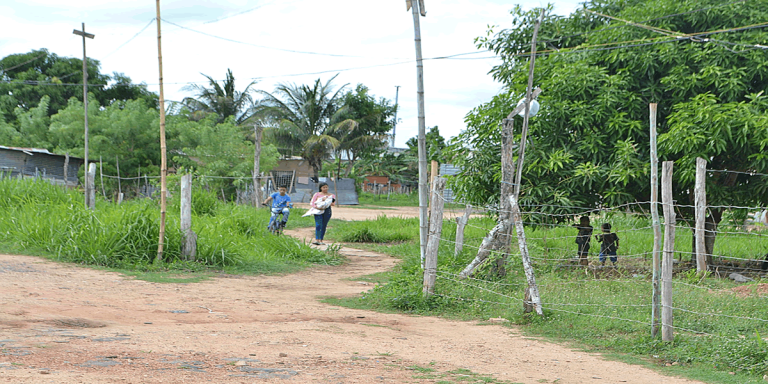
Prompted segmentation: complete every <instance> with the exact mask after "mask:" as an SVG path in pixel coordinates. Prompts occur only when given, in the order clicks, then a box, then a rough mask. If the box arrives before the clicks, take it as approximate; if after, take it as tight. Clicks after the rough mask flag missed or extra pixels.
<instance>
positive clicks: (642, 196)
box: [448, 0, 768, 253]
mask: <svg viewBox="0 0 768 384" xmlns="http://www.w3.org/2000/svg"><path fill="white" fill-rule="evenodd" d="M761 3H763V2H761V1H757V2H749V1H745V2H729V3H724V2H721V1H715V0H699V1H676V0H596V1H587V2H586V3H585V4H584V8H583V9H581V10H578V11H577V12H575V13H573V14H572V15H570V16H568V17H559V16H555V15H552V14H551V9H552V8H551V6H550V7H549V8H548V9H547V12H546V14H545V18H544V21H543V23H542V24H541V29H540V32H539V43H538V46H537V48H538V52H539V53H540V54H539V56H538V57H537V60H536V69H535V73H534V84H535V85H538V86H540V87H541V88H542V90H543V92H542V94H541V96H540V102H541V104H542V109H541V112H539V115H538V116H536V117H534V118H532V119H531V122H530V132H529V140H530V141H529V142H528V144H527V145H528V147H527V148H528V149H527V151H526V159H525V160H526V161H525V164H524V171H523V187H522V194H521V202H522V203H523V204H535V205H537V206H541V208H539V209H541V210H542V211H549V212H556V213H572V212H576V211H579V210H581V208H575V207H588V208H595V207H600V206H617V205H620V204H624V203H632V202H643V201H648V199H649V174H650V173H649V171H650V169H649V168H650V167H649V165H648V159H649V131H648V125H649V118H648V115H649V113H648V104H649V103H658V105H659V110H658V129H659V132H660V137H659V153H660V156H661V160H674V161H675V163H676V172H675V181H676V184H675V192H676V195H677V196H676V199H677V200H678V201H679V202H691V201H692V193H693V184H692V183H693V177H692V175H693V164H694V158H695V157H696V156H700V157H703V158H705V159H707V160H708V162H709V165H708V166H709V168H710V169H724V168H727V169H728V170H732V171H740V172H745V173H744V174H734V173H717V174H716V176H715V177H710V178H708V180H707V188H708V190H709V191H712V192H711V193H710V196H709V202H710V205H712V206H715V207H713V208H712V209H711V210H710V211H711V215H710V217H709V220H710V222H711V223H712V224H717V223H718V222H719V221H720V220H721V218H722V209H719V208H716V206H721V205H734V206H758V205H761V204H763V203H764V202H765V201H766V200H768V188H766V187H765V180H760V179H757V178H755V177H751V176H749V175H748V173H750V172H762V173H766V171H768V162H766V156H765V155H764V154H763V152H764V150H765V147H766V145H768V125H766V124H765V118H766V117H765V116H766V111H767V110H766V102H765V101H764V99H763V96H762V95H759V94H760V92H761V91H763V90H765V89H766V88H768V60H767V59H768V56H767V52H766V50H764V49H760V46H759V44H762V43H764V42H765V41H766V40H767V39H768V34H766V31H765V30H764V29H763V27H765V20H767V19H768V7H761V6H756V4H761ZM763 5H764V4H763ZM590 11H592V12H590ZM540 12H541V9H535V10H531V11H529V12H525V11H523V10H522V9H521V8H519V7H517V8H515V9H514V10H513V11H512V25H511V27H510V28H509V29H504V30H501V31H498V32H497V31H494V30H490V31H489V33H488V35H487V36H485V37H481V38H478V39H477V45H478V47H480V48H483V49H488V50H490V51H492V52H495V53H496V54H498V55H499V56H500V58H501V60H502V62H501V64H499V65H497V66H496V67H494V69H493V70H492V71H491V73H492V75H493V76H494V78H495V79H496V80H498V81H500V82H502V83H503V84H504V85H505V89H504V91H503V92H502V93H501V94H499V95H497V96H495V97H494V98H493V99H492V100H491V101H489V102H487V103H485V104H483V105H480V106H478V107H477V108H475V109H474V110H472V111H471V112H470V113H469V114H468V115H467V117H466V123H467V130H466V131H464V132H463V133H462V134H461V135H460V136H459V137H458V138H457V139H456V140H454V141H453V142H452V143H451V145H450V146H449V151H448V152H449V157H451V158H452V160H453V161H454V162H456V163H458V164H460V165H462V166H464V167H465V168H464V172H463V174H462V175H461V176H460V177H458V178H456V179H454V180H453V182H452V187H453V188H454V191H455V192H456V193H457V194H459V196H460V197H462V198H464V199H465V200H467V201H469V202H474V203H481V204H484V203H492V202H494V200H495V199H496V198H497V196H498V193H499V180H500V174H499V171H500V167H499V158H500V156H499V148H498V147H499V145H500V132H499V131H500V126H501V122H502V119H503V118H504V117H505V116H506V114H507V113H509V112H510V111H511V109H512V108H513V107H514V105H515V104H516V102H517V100H518V99H519V98H521V97H522V96H523V95H524V93H525V87H526V84H527V73H528V60H527V57H528V56H529V53H528V52H529V51H530V36H531V35H532V31H533V26H534V22H535V20H536V19H537V18H538V16H539V14H540ZM598 14H600V15H598ZM602 15H609V16H612V17H613V18H609V17H605V16H602ZM620 20H624V21H620ZM626 21H628V22H626ZM756 26H757V27H756ZM763 45H764V44H763ZM517 119H519V118H517ZM521 125H522V123H521V120H518V121H516V123H515V127H516V132H517V133H518V136H517V140H519V132H520V127H521ZM569 207H570V208H569ZM682 213H683V215H684V219H690V217H691V216H690V213H689V212H686V211H685V210H683V211H682ZM710 245H711V244H710ZM708 251H709V252H710V253H711V248H710V247H709V246H708Z"/></svg>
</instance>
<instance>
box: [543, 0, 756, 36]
mask: <svg viewBox="0 0 768 384" xmlns="http://www.w3.org/2000/svg"><path fill="white" fill-rule="evenodd" d="M745 1H747V0H736V1H732V2H730V3H723V4H718V5H713V6H711V7H705V8H699V9H694V10H690V11H686V12H680V13H674V14H671V15H667V16H661V17H656V18H653V19H648V20H645V21H640V22H638V24H647V23H650V22H652V21H656V20H662V19H668V18H671V17H677V16H683V15H687V14H691V13H696V12H703V11H708V10H710V9H714V8H719V7H725V6H728V5H733V4H736V3H743V2H745ZM626 26H627V25H615V26H612V27H607V28H602V29H597V30H594V31H588V32H580V33H574V34H572V35H568V36H562V37H558V38H557V39H552V40H547V41H542V43H551V42H555V41H560V40H563V39H570V38H572V37H578V36H582V35H588V34H591V33H597V32H605V31H609V30H611V29H616V28H624V27H626Z"/></svg>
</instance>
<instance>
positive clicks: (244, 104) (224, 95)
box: [181, 69, 256, 125]
mask: <svg viewBox="0 0 768 384" xmlns="http://www.w3.org/2000/svg"><path fill="white" fill-rule="evenodd" d="M202 75H203V76H204V77H205V78H206V79H208V87H206V86H203V85H199V84H189V85H187V86H185V87H184V88H182V90H185V91H192V92H194V93H195V97H185V98H184V100H182V102H181V103H182V105H183V106H185V107H186V108H187V109H188V110H189V112H190V113H191V115H190V118H192V119H193V120H201V119H203V118H205V116H207V115H208V114H211V113H214V114H216V115H217V120H216V121H217V122H219V123H222V122H224V120H226V119H227V118H228V117H230V116H232V117H234V119H235V120H234V121H235V124H236V125H241V124H243V123H244V122H245V121H246V120H248V119H249V118H250V117H251V116H252V115H253V97H252V96H251V87H253V85H254V84H256V82H255V81H252V82H251V83H250V84H248V85H247V86H246V87H245V89H244V90H243V91H242V92H240V91H237V89H236V88H235V76H234V75H233V74H232V70H230V69H227V77H226V79H225V80H224V81H222V82H221V84H219V82H218V81H216V80H214V79H213V78H212V77H211V76H208V75H206V74H202Z"/></svg>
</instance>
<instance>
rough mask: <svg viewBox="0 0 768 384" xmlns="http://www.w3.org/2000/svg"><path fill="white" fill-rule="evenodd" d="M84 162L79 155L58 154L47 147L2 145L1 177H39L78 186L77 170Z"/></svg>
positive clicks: (0, 154)
mask: <svg viewBox="0 0 768 384" xmlns="http://www.w3.org/2000/svg"><path fill="white" fill-rule="evenodd" d="M83 163H84V160H83V159H81V158H79V157H72V156H65V155H57V154H55V153H51V152H48V150H47V149H40V148H18V147H5V146H0V176H1V177H9V176H10V177H21V178H26V177H37V178H42V179H47V180H50V181H52V182H54V183H56V184H66V185H69V186H77V184H78V178H77V171H78V170H79V169H80V167H81V166H82V165H83ZM65 166H66V169H67V171H66V175H67V176H66V180H64V173H65V172H64V168H65Z"/></svg>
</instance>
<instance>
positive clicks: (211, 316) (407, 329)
mask: <svg viewBox="0 0 768 384" xmlns="http://www.w3.org/2000/svg"><path fill="white" fill-rule="evenodd" d="M349 210H350V211H351V212H354V213H353V214H352V215H357V214H362V213H361V212H360V210H358V209H356V208H349ZM414 210H415V209H414ZM342 211H343V208H342V209H337V210H336V209H335V210H334V215H335V216H336V217H344V216H345V214H343V212H342ZM337 212H338V214H337ZM290 234H291V235H293V236H296V237H300V238H309V237H311V236H312V234H313V229H309V228H308V229H302V230H299V231H293V232H291V233H290ZM342 252H343V254H344V255H346V257H347V258H348V262H347V263H346V264H344V265H343V266H337V267H317V268H313V269H310V270H307V271H304V272H301V273H296V274H290V275H285V276H220V277H216V278H213V279H211V280H208V281H204V282H201V283H194V284H156V283H148V282H145V281H141V280H135V279H133V278H130V277H126V276H123V275H120V274H117V273H111V272H103V271H97V270H92V269H88V268H83V267H78V266H73V265H64V264H57V263H54V262H51V261H47V260H44V259H41V258H36V257H29V256H16V255H0V383H6V382H7V383H198V382H212V383H283V382H291V383H436V382H444V383H447V382H449V383H453V382H456V383H458V382H467V381H460V380H468V379H469V378H470V375H472V374H479V375H484V376H486V377H493V378H494V379H496V380H499V382H509V383H558V384H564V383H693V382H694V381H689V380H685V379H679V378H673V377H666V376H662V375H660V374H658V373H656V372H654V371H652V370H650V369H647V368H643V367H638V366H632V365H628V364H623V363H619V362H613V361H606V360H603V359H601V358H600V356H597V355H593V354H587V353H583V352H580V351H575V350H572V349H570V348H567V347H563V346H560V345H556V344H552V343H548V342H543V341H538V340H535V339H531V338H527V337H522V336H521V335H520V334H519V333H518V332H517V331H516V329H515V328H508V327H503V326H500V325H481V324H478V323H476V322H460V321H449V320H443V319H439V318H433V317H417V316H408V315H400V314H382V313H375V312H369V311H363V310H354V309H346V308H340V307H334V306H331V305H327V304H323V303H321V302H320V301H319V298H322V297H328V296H330V297H344V296H352V295H357V294H359V293H361V292H365V291H366V290H368V289H370V288H372V285H370V284H369V283H366V282H362V281H357V280H355V278H357V277H360V276H363V275H366V274H370V273H374V272H379V271H385V270H388V269H390V268H392V267H393V266H394V265H395V263H396V260H395V259H393V258H391V257H388V256H386V255H382V254H376V253H372V252H368V251H360V250H355V249H351V248H343V249H342ZM429 370H432V371H430V372H427V371H429ZM450 372H453V373H450ZM441 380H442V381H441ZM469 382H477V381H472V380H470V381H469Z"/></svg>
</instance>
